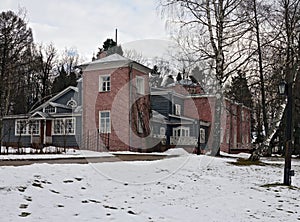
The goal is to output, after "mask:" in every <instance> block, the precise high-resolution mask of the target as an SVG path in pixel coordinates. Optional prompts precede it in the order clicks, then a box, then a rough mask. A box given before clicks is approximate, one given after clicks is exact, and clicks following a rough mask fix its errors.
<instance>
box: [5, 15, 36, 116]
mask: <svg viewBox="0 0 300 222" xmlns="http://www.w3.org/2000/svg"><path fill="white" fill-rule="evenodd" d="M20 16H21V14H20V15H17V14H15V13H14V12H12V11H7V12H2V13H1V14H0V52H1V53H0V117H1V116H3V115H7V114H9V113H14V110H13V107H12V106H13V104H14V103H15V101H14V99H16V98H17V95H18V94H20V92H18V91H19V90H16V89H23V88H24V85H25V84H26V75H25V74H24V72H23V71H26V70H28V69H29V64H28V62H29V61H30V60H29V59H28V57H30V56H31V46H32V43H33V37H32V31H31V29H30V28H28V27H27V24H26V22H25V19H24V18H21V17H20ZM24 17H25V16H24Z"/></svg>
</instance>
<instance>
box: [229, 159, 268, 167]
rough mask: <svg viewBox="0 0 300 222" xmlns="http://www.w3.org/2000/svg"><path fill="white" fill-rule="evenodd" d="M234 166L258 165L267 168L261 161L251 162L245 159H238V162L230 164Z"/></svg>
mask: <svg viewBox="0 0 300 222" xmlns="http://www.w3.org/2000/svg"><path fill="white" fill-rule="evenodd" d="M229 163H230V164H232V165H235V166H252V165H256V166H266V164H265V163H263V162H261V161H259V160H255V161H252V160H249V159H244V158H238V159H237V160H236V162H229Z"/></svg>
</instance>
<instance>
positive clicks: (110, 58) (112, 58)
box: [91, 53, 131, 64]
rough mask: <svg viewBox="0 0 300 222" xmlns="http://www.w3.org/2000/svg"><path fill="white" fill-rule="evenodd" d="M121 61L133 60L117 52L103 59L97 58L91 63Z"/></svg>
mask: <svg viewBox="0 0 300 222" xmlns="http://www.w3.org/2000/svg"><path fill="white" fill-rule="evenodd" d="M119 61H124V62H129V61H131V60H130V59H128V58H125V57H123V56H121V55H119V54H117V53H115V54H112V55H109V56H106V57H104V58H102V59H97V60H95V61H93V62H91V64H95V63H104V62H119Z"/></svg>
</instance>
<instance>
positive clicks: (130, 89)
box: [128, 63, 132, 151]
mask: <svg viewBox="0 0 300 222" xmlns="http://www.w3.org/2000/svg"><path fill="white" fill-rule="evenodd" d="M128 68H129V151H130V150H131V144H132V140H131V139H132V138H131V137H132V129H131V125H132V112H131V101H132V84H131V80H132V63H130V64H129V66H128Z"/></svg>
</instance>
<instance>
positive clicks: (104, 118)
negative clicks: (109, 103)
mask: <svg viewBox="0 0 300 222" xmlns="http://www.w3.org/2000/svg"><path fill="white" fill-rule="evenodd" d="M99 132H100V133H110V112H109V111H100V112H99Z"/></svg>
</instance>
